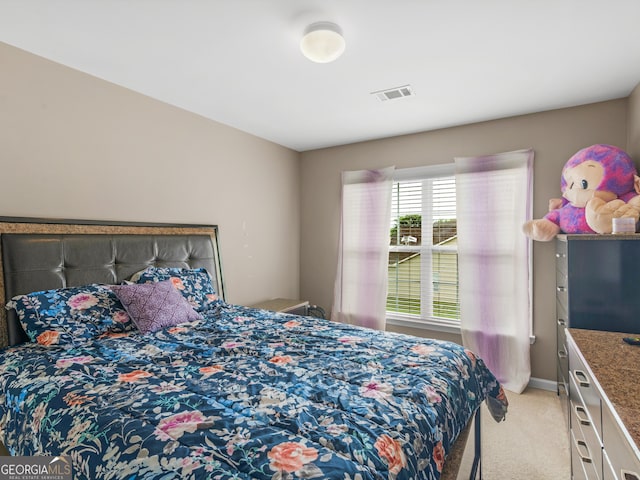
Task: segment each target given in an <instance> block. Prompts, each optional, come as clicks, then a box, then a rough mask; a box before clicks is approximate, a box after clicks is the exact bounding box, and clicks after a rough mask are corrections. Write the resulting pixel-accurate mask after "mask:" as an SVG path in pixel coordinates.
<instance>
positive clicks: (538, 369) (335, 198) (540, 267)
mask: <svg viewBox="0 0 640 480" xmlns="http://www.w3.org/2000/svg"><path fill="white" fill-rule="evenodd" d="M626 125H627V100H626V99H620V100H613V101H609V102H603V103H597V104H592V105H587V106H582V107H576V108H567V109H562V110H555V111H550V112H545V113H539V114H533V115H523V116H518V117H513V118H507V119H502V120H496V121H491V122H484V123H478V124H474V125H466V126H461V127H456V128H448V129H444V130H438V131H432V132H424V133H419V134H415V135H407V136H401V137H394V138H388V139H383V140H376V141H370V142H364V143H358V144H352V145H346V146H341V147H334V148H327V149H322V150H315V151H309V152H304V153H302V154H301V187H302V193H301V209H302V210H301V211H302V219H301V228H302V233H301V263H300V266H301V278H300V282H301V285H300V289H301V295H302V297H303V298H306V299H309V300H310V301H312V302H314V303H317V304H319V305H321V306H323V307H324V308H326V309H327V310H328V309H330V308H331V303H332V298H333V282H334V275H335V269H336V262H337V247H336V246H337V242H338V232H339V218H340V217H339V205H340V172H342V171H343V170H358V169H371V168H379V167H385V166H389V165H395V166H396V167H398V168H405V167H414V166H419V165H430V164H440V163H448V162H451V161H452V159H453V158H454V157H456V156H472V155H482V154H491V153H499V152H506V151H511V150H518V149H522V148H529V147H531V148H533V149H534V151H535V162H534V163H535V165H534V216H535V218H540V217H542V216H543V215H544V214H545V212H546V211H547V202H548V199H549V198H552V197H558V196H559V195H560V172H561V169H562V166H563V165H564V163H565V162H566V161H567V159H568V158H569V157H570V156H571V155H572V154H573V153H575V152H576V151H577V150H579V149H580V148H583V147H585V146H588V145H591V144H594V143H610V144H613V145H618V146H621V147H623V148H624V147H625V146H626V141H627V130H626ZM554 285H555V265H554V244H553V242H550V243H537V242H536V243H535V245H534V334H535V336H536V343H535V344H534V345H533V346H532V376H534V377H536V378H542V379H549V380H554V379H555V378H556V363H555V358H556V354H555V352H556V333H555V332H556V330H555V320H554V318H555V287H554ZM407 333H413V334H417V335H427V336H433V337H439V338H443V339H447V340H454V341H460V337H459V336H457V335H443V334H438V333H436V332H427V331H420V330H413V331H407Z"/></svg>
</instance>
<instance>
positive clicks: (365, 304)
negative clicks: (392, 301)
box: [331, 167, 394, 330]
mask: <svg viewBox="0 0 640 480" xmlns="http://www.w3.org/2000/svg"><path fill="white" fill-rule="evenodd" d="M393 172H394V167H388V168H384V169H381V170H359V171H352V172H343V173H342V215H341V222H340V242H339V252H338V269H337V273H336V281H335V288H334V301H333V308H332V313H331V319H332V320H335V321H339V322H343V323H349V324H353V325H361V326H364V327H369V328H375V329H378V330H384V328H385V312H386V302H387V276H388V263H389V260H388V258H389V232H390V228H391V225H390V223H391V187H392V185H393Z"/></svg>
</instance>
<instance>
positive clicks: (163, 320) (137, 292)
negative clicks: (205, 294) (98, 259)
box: [111, 280, 202, 333]
mask: <svg viewBox="0 0 640 480" xmlns="http://www.w3.org/2000/svg"><path fill="white" fill-rule="evenodd" d="M111 288H112V289H113V291H114V292H115V293H116V295H117V296H118V298H119V299H120V301H121V302H122V304H123V305H124V307H125V308H126V309H127V312H128V313H129V316H130V317H131V319H132V320H133V323H135V324H136V326H137V327H138V330H140V332H142V333H149V332H155V331H157V330H160V329H161V328H166V327H173V326H175V325H179V324H181V323H186V322H192V321H194V320H201V319H202V317H201V316H200V314H199V313H197V312H196V311H195V310H194V309H193V307H192V306H191V305H190V304H189V302H188V301H187V300H186V299H185V298H184V297H183V296H182V295H180V293H179V292H178V290H176V289H175V288H174V286H173V282H172V281H171V280H165V281H162V282H154V283H131V284H128V285H114V286H113V287H111Z"/></svg>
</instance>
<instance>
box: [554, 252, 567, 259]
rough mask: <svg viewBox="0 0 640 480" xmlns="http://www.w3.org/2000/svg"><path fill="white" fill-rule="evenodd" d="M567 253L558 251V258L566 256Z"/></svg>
mask: <svg viewBox="0 0 640 480" xmlns="http://www.w3.org/2000/svg"><path fill="white" fill-rule="evenodd" d="M564 257H566V255H565V254H564V253H556V258H564Z"/></svg>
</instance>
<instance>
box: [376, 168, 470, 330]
mask: <svg viewBox="0 0 640 480" xmlns="http://www.w3.org/2000/svg"><path fill="white" fill-rule="evenodd" d="M453 169H454V166H453V165H443V166H437V167H426V168H420V169H404V170H398V171H397V172H398V174H397V176H396V177H397V178H396V180H395V181H394V183H393V192H392V199H391V226H390V242H389V266H388V268H389V286H388V294H387V319H388V321H389V322H390V323H395V324H408V325H410V326H419V325H422V326H429V328H436V329H440V330H445V331H456V330H457V329H458V328H459V326H460V302H459V298H458V253H457V220H456V182H455V176H454V173H453Z"/></svg>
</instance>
